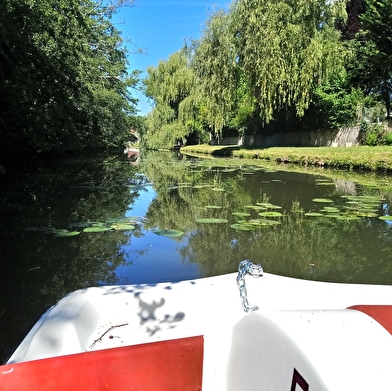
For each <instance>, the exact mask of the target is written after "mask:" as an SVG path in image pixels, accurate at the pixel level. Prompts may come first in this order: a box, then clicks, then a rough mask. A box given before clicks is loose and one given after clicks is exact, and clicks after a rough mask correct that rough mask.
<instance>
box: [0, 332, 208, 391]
mask: <svg viewBox="0 0 392 391" xmlns="http://www.w3.org/2000/svg"><path fill="white" fill-rule="evenodd" d="M203 345H204V339H203V337H202V336H197V337H191V338H183V339H176V340H170V341H162V342H154V343H148V344H141V345H134V346H127V347H121V348H114V349H106V350H99V351H94V352H86V353H80V354H72V355H68V356H62V357H54V358H48V359H43V360H35V361H27V362H21V363H17V364H7V365H3V366H0V390H1V391H10V390H13V391H14V390H15V391H20V390H30V391H49V390H50V391H52V390H56V391H65V390H67V391H70V390H72V391H76V390H84V391H87V390H94V391H98V390H116V391H125V390H145V391H169V390H170V391H185V390H192V391H197V390H201V384H202V370H203Z"/></svg>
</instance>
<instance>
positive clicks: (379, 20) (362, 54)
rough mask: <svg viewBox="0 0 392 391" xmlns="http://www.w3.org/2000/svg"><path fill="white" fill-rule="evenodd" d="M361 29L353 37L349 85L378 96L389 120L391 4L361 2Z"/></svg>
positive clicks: (367, 0) (388, 0) (391, 46)
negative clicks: (352, 59)
mask: <svg viewBox="0 0 392 391" xmlns="http://www.w3.org/2000/svg"><path fill="white" fill-rule="evenodd" d="M360 21H361V23H362V30H361V31H360V32H359V33H358V34H357V36H356V45H355V49H356V56H355V59H354V61H353V63H352V64H351V66H350V67H349V72H350V75H351V82H352V83H353V84H354V85H357V86H359V87H361V88H363V89H364V90H365V92H366V93H368V94H370V95H373V96H374V95H378V96H380V98H381V100H382V101H383V102H384V104H385V109H386V114H387V118H390V117H391V92H392V81H391V80H392V2H391V0H378V1H372V0H365V12H364V13H363V14H362V15H361V16H360Z"/></svg>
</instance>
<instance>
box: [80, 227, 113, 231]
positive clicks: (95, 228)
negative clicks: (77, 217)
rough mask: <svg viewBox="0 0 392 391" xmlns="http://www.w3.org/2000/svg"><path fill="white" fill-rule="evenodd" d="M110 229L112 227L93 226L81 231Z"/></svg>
mask: <svg viewBox="0 0 392 391" xmlns="http://www.w3.org/2000/svg"><path fill="white" fill-rule="evenodd" d="M110 230H112V227H104V226H94V227H87V228H85V229H84V230H83V232H105V231H110Z"/></svg>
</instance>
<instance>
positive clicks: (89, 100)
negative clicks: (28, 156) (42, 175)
mask: <svg viewBox="0 0 392 391" xmlns="http://www.w3.org/2000/svg"><path fill="white" fill-rule="evenodd" d="M105 4H106V5H105ZM124 4H125V2H124V1H120V2H117V3H116V4H114V3H107V2H106V3H103V2H97V1H94V0H84V1H79V0H58V1H56V2H55V3H53V2H52V1H49V0H4V1H1V2H0V17H1V20H2V23H1V24H0V111H1V113H0V134H1V143H0V145H1V147H0V154H1V156H2V158H3V159H4V158H8V159H12V158H15V159H16V156H17V155H20V154H24V153H26V152H28V153H30V152H53V151H71V150H78V149H83V148H86V147H107V146H114V145H116V146H118V145H119V144H120V143H121V142H122V141H125V140H126V134H127V132H128V128H129V126H128V122H129V116H130V115H131V114H135V113H136V106H135V105H136V100H135V99H134V98H132V96H131V95H130V87H133V86H135V85H136V83H137V82H138V71H133V72H131V73H128V70H127V68H128V66H129V64H128V62H127V57H126V50H125V48H124V42H123V39H122V37H121V34H120V32H119V31H118V30H117V29H116V28H115V27H114V25H113V24H112V23H111V17H112V15H113V13H114V12H115V11H116V9H117V8H116V7H117V6H120V5H124ZM127 4H128V5H131V2H128V3H127Z"/></svg>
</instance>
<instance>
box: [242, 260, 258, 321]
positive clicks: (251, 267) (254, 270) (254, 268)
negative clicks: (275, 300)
mask: <svg viewBox="0 0 392 391" xmlns="http://www.w3.org/2000/svg"><path fill="white" fill-rule="evenodd" d="M248 273H249V274H250V275H251V276H252V277H262V276H263V268H262V267H261V265H260V264H257V265H255V264H254V263H252V262H251V261H249V260H247V259H246V260H244V261H241V262H240V264H239V265H238V275H237V286H238V289H239V291H240V297H241V302H242V308H243V309H244V311H245V312H247V313H248V312H253V311H257V310H258V309H259V307H257V306H253V307H251V306H250V305H249V302H248V296H247V291H246V284H245V276H246V274H248Z"/></svg>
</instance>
